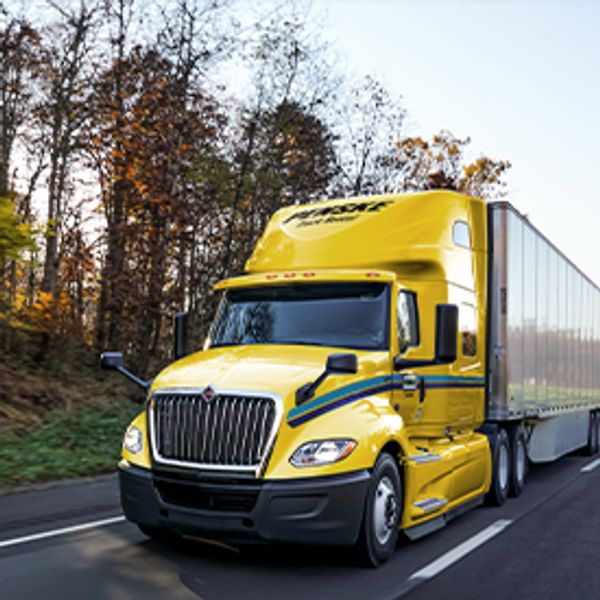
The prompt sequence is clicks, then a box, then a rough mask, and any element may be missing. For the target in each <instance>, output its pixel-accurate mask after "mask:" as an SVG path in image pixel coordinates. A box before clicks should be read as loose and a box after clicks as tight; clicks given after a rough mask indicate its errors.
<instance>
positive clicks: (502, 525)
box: [408, 519, 512, 581]
mask: <svg viewBox="0 0 600 600" xmlns="http://www.w3.org/2000/svg"><path fill="white" fill-rule="evenodd" d="M511 523H512V521H511V520H509V519H499V520H498V521H495V522H494V523H492V524H491V525H490V526H489V527H486V528H485V529H483V530H481V531H480V532H479V533H476V534H475V535H474V536H472V537H470V538H469V539H468V540H465V541H464V542H463V543H462V544H460V545H458V546H456V548H453V549H452V550H449V551H448V552H446V554H442V556H440V557H439V558H438V559H437V560H434V561H433V562H432V563H429V564H428V565H427V566H425V567H423V568H422V569H420V570H419V571H417V572H416V573H413V574H412V575H411V576H410V577H409V579H408V581H410V580H411V579H412V580H415V579H418V580H423V579H431V578H432V577H435V576H436V575H439V574H440V573H441V572H442V571H444V570H445V569H447V568H448V567H449V566H451V565H453V564H454V563H455V562H457V561H459V560H460V559H461V558H463V557H464V556H466V555H467V554H469V553H470V552H473V550H475V549H476V548H478V547H479V546H481V545H482V544H485V543H486V542H487V541H488V540H490V539H491V538H493V537H494V536H496V535H498V534H499V533H501V532H502V531H503V530H504V529H506V528H507V527H508V526H509V525H510V524H511Z"/></svg>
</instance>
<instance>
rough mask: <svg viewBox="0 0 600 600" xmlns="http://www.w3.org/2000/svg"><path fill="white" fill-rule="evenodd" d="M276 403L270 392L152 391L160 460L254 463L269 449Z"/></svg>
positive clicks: (154, 437) (246, 466)
mask: <svg viewBox="0 0 600 600" xmlns="http://www.w3.org/2000/svg"><path fill="white" fill-rule="evenodd" d="M276 417H277V406H276V403H275V401H274V399H273V398H271V397H268V396H251V395H241V394H240V395H238V394H229V393H217V395H215V396H214V397H213V398H211V399H210V400H207V399H206V398H205V397H204V396H203V395H202V394H201V393H200V392H185V393H181V392H173V393H166V392H160V393H156V394H154V396H153V397H152V410H151V420H152V423H151V425H152V434H153V435H152V443H153V449H154V454H155V458H156V459H157V460H158V461H159V462H164V463H171V464H183V465H190V466H191V465H198V466H204V467H215V468H218V467H230V468H239V469H244V470H250V469H255V468H256V467H258V465H259V464H260V462H261V460H262V459H263V457H264V455H265V453H266V452H267V450H268V446H269V442H270V440H271V437H272V433H273V430H274V427H275V426H276Z"/></svg>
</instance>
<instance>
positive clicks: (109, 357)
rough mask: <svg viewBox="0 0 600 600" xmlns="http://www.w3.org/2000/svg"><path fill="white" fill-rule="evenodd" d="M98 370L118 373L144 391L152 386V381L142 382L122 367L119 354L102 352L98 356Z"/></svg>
mask: <svg viewBox="0 0 600 600" xmlns="http://www.w3.org/2000/svg"><path fill="white" fill-rule="evenodd" d="M100 368H101V369H105V370H108V371H118V372H119V373H121V375H124V376H125V377H127V379H129V380H130V381H133V383H135V384H136V385H139V386H140V387H141V388H142V389H143V390H145V391H147V390H148V388H149V387H150V385H151V384H152V379H150V380H148V381H144V380H143V379H140V378H139V377H138V376H137V375H134V374H133V373H132V372H131V371H129V370H128V369H126V368H125V367H124V366H123V354H122V353H121V352H103V353H102V354H101V355H100Z"/></svg>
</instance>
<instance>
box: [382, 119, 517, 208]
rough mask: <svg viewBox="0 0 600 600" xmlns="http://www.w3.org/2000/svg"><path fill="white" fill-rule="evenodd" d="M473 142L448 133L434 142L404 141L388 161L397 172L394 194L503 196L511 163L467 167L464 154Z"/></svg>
mask: <svg viewBox="0 0 600 600" xmlns="http://www.w3.org/2000/svg"><path fill="white" fill-rule="evenodd" d="M470 141H471V140H470V138H465V139H459V138H457V137H455V136H454V135H453V134H452V133H450V132H449V131H446V130H443V131H441V132H440V133H438V134H437V135H434V136H433V138H432V139H431V141H426V140H424V139H423V138H421V137H407V138H403V139H401V140H400V141H399V142H398V143H397V150H396V152H395V153H393V154H391V155H390V156H389V157H388V158H387V159H386V166H387V167H388V168H390V169H392V170H393V171H394V172H395V181H394V184H393V190H394V191H395V192H405V191H419V190H428V189H450V190H456V191H459V192H463V193H465V194H470V195H472V196H480V197H482V198H493V197H497V196H501V195H502V194H503V188H504V187H505V185H506V184H505V183H504V181H503V180H502V177H503V175H504V174H505V172H506V171H507V170H508V169H509V168H510V163H509V162H508V161H506V160H495V159H491V158H489V157H486V156H482V157H480V158H478V159H477V160H475V161H474V162H471V163H468V164H465V158H464V151H465V149H466V147H467V146H468V145H469V143H470Z"/></svg>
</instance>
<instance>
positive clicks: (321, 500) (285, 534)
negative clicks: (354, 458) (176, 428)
mask: <svg viewBox="0 0 600 600" xmlns="http://www.w3.org/2000/svg"><path fill="white" fill-rule="evenodd" d="M370 477H371V475H370V473H369V472H368V471H366V470H363V471H355V472H352V473H347V474H343V475H334V476H329V477H312V478H307V479H298V480H286V481H281V480H276V481H257V480H251V481H249V482H245V481H241V480H231V481H219V480H201V479H198V478H194V477H193V476H192V475H177V474H174V473H169V474H167V473H162V472H161V473H155V472H152V471H149V470H146V469H141V468H139V467H133V466H129V467H127V468H121V469H120V470H119V482H120V487H121V503H122V505H123V511H124V513H125V516H126V517H127V518H128V519H129V520H130V521H133V522H134V523H137V524H139V525H146V526H150V527H161V528H164V529H168V530H171V531H175V532H177V533H182V534H191V535H202V536H208V537H215V538H219V539H223V540H229V541H242V540H253V539H254V540H264V541H270V542H297V543H305V544H327V545H336V546H347V545H352V544H354V543H355V542H356V540H357V539H358V534H359V531H360V526H361V521H362V516H363V511H364V506H365V498H366V493H367V489H368V486H369V482H370Z"/></svg>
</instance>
